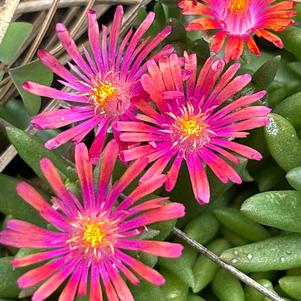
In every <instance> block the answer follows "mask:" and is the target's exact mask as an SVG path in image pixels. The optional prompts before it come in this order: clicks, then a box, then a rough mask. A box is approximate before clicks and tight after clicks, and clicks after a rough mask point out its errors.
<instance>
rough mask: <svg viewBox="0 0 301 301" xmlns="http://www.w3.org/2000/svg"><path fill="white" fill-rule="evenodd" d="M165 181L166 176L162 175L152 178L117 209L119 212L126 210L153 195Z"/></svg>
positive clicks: (134, 191)
mask: <svg viewBox="0 0 301 301" xmlns="http://www.w3.org/2000/svg"><path fill="white" fill-rule="evenodd" d="M165 181H166V177H165V176H164V175H160V176H157V177H153V178H151V179H150V180H148V181H146V182H144V183H143V184H140V185H139V186H138V187H137V188H136V189H135V190H133V191H132V192H131V193H130V194H129V195H128V196H127V197H126V198H125V199H124V200H123V201H122V202H121V203H120V205H119V206H118V207H117V210H126V209H127V208H128V207H130V206H131V205H133V204H134V203H135V202H137V201H138V200H140V199H141V198H143V197H144V196H146V195H148V194H151V193H152V192H154V191H155V190H156V189H158V188H159V187H161V186H162V185H163V183H164V182H165Z"/></svg>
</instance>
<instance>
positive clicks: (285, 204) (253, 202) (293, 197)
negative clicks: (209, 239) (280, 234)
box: [241, 190, 301, 233]
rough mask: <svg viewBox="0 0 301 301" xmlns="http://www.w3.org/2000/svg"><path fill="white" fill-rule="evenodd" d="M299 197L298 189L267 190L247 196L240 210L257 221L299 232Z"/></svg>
mask: <svg viewBox="0 0 301 301" xmlns="http://www.w3.org/2000/svg"><path fill="white" fill-rule="evenodd" d="M300 199H301V192H299V191H293V190H287V191H285V190H283V191H267V192H263V193H258V194H255V195H254V196H252V197H250V198H248V199H247V200H246V201H245V202H244V203H243V205H242V207H241V211H242V212H243V213H244V214H245V215H246V216H248V217H249V218H250V219H252V220H253V221H255V222H257V223H260V224H263V225H267V226H272V227H275V228H279V229H282V230H286V231H291V232H299V233H301V223H300V217H301V202H300Z"/></svg>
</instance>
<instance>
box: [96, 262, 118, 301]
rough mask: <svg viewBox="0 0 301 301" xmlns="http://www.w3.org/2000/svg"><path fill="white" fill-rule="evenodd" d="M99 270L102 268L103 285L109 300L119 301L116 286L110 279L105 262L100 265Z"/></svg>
mask: <svg viewBox="0 0 301 301" xmlns="http://www.w3.org/2000/svg"><path fill="white" fill-rule="evenodd" d="M116 262H117V260H116ZM114 263H115V262H114ZM109 264H111V263H109ZM115 264H116V263H115ZM116 265H117V264H116ZM99 270H100V276H101V278H102V282H103V286H104V287H105V291H106V296H107V298H108V300H109V301H119V298H118V296H117V294H116V291H115V288H114V286H113V284H112V282H111V280H110V277H109V272H108V271H107V269H106V268H105V265H104V263H103V264H101V265H100V266H99Z"/></svg>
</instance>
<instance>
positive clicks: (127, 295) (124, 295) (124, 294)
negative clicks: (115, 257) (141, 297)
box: [106, 264, 135, 301]
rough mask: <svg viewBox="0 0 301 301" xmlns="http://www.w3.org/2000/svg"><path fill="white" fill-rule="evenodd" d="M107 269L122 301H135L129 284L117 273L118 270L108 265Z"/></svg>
mask: <svg viewBox="0 0 301 301" xmlns="http://www.w3.org/2000/svg"><path fill="white" fill-rule="evenodd" d="M106 268H107V271H108V275H109V277H110V278H111V281H112V283H113V286H114V287H115V290H116V292H117V294H118V296H119V298H120V300H126V301H135V300H134V298H133V296H132V294H131V291H130V290H129V288H128V286H127V284H126V283H125V281H124V280H123V279H122V278H121V277H120V275H119V273H117V271H116V269H115V268H114V267H112V266H111V265H109V264H106Z"/></svg>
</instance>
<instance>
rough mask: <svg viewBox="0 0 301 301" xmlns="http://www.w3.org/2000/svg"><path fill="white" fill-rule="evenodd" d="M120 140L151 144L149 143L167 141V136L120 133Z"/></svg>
mask: <svg viewBox="0 0 301 301" xmlns="http://www.w3.org/2000/svg"><path fill="white" fill-rule="evenodd" d="M120 140H121V141H124V142H151V141H168V140H170V139H169V137H168V136H167V135H163V133H162V135H155V134H153V133H122V134H121V135H120Z"/></svg>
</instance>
